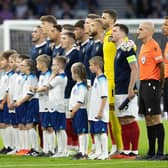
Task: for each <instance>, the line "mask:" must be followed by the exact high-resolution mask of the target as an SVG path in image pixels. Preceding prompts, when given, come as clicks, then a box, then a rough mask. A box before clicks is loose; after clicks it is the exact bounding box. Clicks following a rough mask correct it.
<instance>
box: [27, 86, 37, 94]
mask: <svg viewBox="0 0 168 168" xmlns="http://www.w3.org/2000/svg"><path fill="white" fill-rule="evenodd" d="M29 90H30V91H31V92H34V93H35V92H36V90H37V88H36V87H32V86H30V87H29Z"/></svg>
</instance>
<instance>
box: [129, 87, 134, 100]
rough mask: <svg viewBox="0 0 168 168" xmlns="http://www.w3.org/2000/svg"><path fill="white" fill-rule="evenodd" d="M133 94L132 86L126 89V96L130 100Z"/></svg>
mask: <svg viewBox="0 0 168 168" xmlns="http://www.w3.org/2000/svg"><path fill="white" fill-rule="evenodd" d="M134 96H135V91H134V90H133V89H132V88H129V89H128V98H129V99H130V100H131V99H132V98H134Z"/></svg>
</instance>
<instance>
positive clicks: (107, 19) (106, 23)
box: [102, 13, 111, 29]
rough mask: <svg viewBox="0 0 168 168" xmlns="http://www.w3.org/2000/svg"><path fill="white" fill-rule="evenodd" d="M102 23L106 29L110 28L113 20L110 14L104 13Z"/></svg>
mask: <svg viewBox="0 0 168 168" xmlns="http://www.w3.org/2000/svg"><path fill="white" fill-rule="evenodd" d="M102 22H103V27H104V29H108V28H109V27H110V22H111V18H110V16H109V14H108V13H102Z"/></svg>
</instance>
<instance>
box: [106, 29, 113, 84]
mask: <svg viewBox="0 0 168 168" xmlns="http://www.w3.org/2000/svg"><path fill="white" fill-rule="evenodd" d="M111 34H112V30H109V31H108V32H106V33H105V35H104V43H103V57H104V74H105V75H106V77H107V79H109V80H112V81H113V84H114V57H115V54H116V46H115V44H114V43H113V42H112V36H111Z"/></svg>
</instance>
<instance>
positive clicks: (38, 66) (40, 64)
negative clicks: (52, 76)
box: [36, 61, 43, 71]
mask: <svg viewBox="0 0 168 168" xmlns="http://www.w3.org/2000/svg"><path fill="white" fill-rule="evenodd" d="M36 68H37V69H38V70H39V71H42V68H43V64H42V62H40V61H37V62H36Z"/></svg>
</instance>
